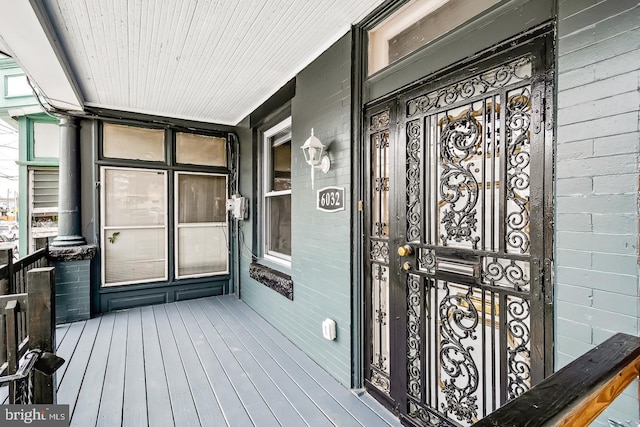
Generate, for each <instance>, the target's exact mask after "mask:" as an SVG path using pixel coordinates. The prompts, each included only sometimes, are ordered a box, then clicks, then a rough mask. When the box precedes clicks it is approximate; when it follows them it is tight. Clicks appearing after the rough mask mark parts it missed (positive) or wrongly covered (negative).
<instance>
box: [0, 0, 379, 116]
mask: <svg viewBox="0 0 640 427" xmlns="http://www.w3.org/2000/svg"><path fill="white" fill-rule="evenodd" d="M21 1H22V0H21ZM382 2H383V0H260V1H258V0H45V1H44V2H43V4H44V6H45V7H44V10H45V11H46V14H47V15H48V16H49V19H50V21H51V23H52V25H53V29H54V31H55V36H57V38H59V41H60V45H61V46H62V51H63V56H64V57H66V59H67V61H68V62H69V65H70V69H71V74H72V77H73V78H72V80H75V82H76V84H77V86H78V88H79V92H80V96H81V98H82V102H83V104H84V106H91V107H101V108H108V109H114V110H124V111H132V112H141V113H148V114H153V115H160V116H167V117H175V118H183V119H190V120H197V121H204V122H213V123H219V124H229V125H235V124H237V123H238V122H239V121H240V120H242V119H243V118H244V117H246V116H247V115H248V114H249V113H251V112H252V111H253V110H254V109H255V108H256V107H258V106H259V105H260V104H261V103H263V102H264V101H265V100H266V99H268V98H269V96H271V95H272V94H273V93H275V92H276V91H277V90H278V89H279V88H280V87H281V86H282V85H284V84H285V83H286V82H287V81H289V80H290V79H291V78H293V77H294V76H295V75H296V73H297V72H299V71H300V70H302V69H303V68H304V67H305V66H306V65H308V64H309V63H310V62H311V61H312V60H313V59H315V58H316V57H317V56H318V55H320V54H321V53H322V52H323V51H324V50H325V49H327V48H328V47H329V46H331V44H333V43H334V42H335V41H337V40H338V39H339V38H340V37H342V36H343V35H344V34H346V33H347V32H348V31H349V29H350V26H351V24H353V23H355V22H358V21H359V20H360V19H362V18H363V17H364V16H365V15H366V14H368V13H369V12H371V11H372V10H373V9H374V8H375V7H377V6H378V5H380V4H381V3H382ZM8 7H11V6H8ZM0 31H1V30H0ZM5 40H6V38H5ZM14 53H15V54H16V55H17V56H18V57H19V56H20V52H14ZM27 71H28V70H27ZM36 83H38V84H39V86H40V89H41V90H42V91H43V93H44V95H45V96H46V95H47V93H48V91H49V90H50V88H48V87H46V85H45V84H44V83H41V82H39V81H37V80H36Z"/></svg>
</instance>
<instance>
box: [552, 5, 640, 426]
mask: <svg viewBox="0 0 640 427" xmlns="http://www.w3.org/2000/svg"><path fill="white" fill-rule="evenodd" d="M557 49H558V52H557V54H558V56H557V61H558V62H557V66H558V78H557V97H558V98H557V152H556V166H555V167H556V169H555V170H556V174H555V175H556V182H555V199H556V204H555V205H556V236H555V248H556V254H555V263H556V275H555V277H556V289H555V313H556V325H555V331H556V367H557V368H560V367H562V366H564V365H566V364H567V363H569V362H570V361H571V360H573V359H575V358H576V357H578V356H579V355H581V354H582V353H584V352H585V351H587V350H589V349H591V348H593V347H594V346H596V345H597V344H599V343H601V342H602V341H604V340H605V339H606V338H608V337H609V336H611V335H612V334H613V333H615V332H626V333H629V334H632V335H637V334H638V318H639V312H638V152H639V140H640V128H639V111H640V107H639V106H640V92H638V82H640V6H639V5H638V2H637V1H627V0H606V1H595V0H590V1H587V0H565V1H559V4H558V45H557ZM607 419H613V420H615V421H617V422H619V423H623V424H622V425H627V422H628V423H629V425H636V424H637V422H638V403H637V386H636V385H632V386H631V388H630V390H627V391H626V392H625V393H624V394H623V395H622V396H621V397H620V398H619V399H618V400H617V401H616V402H615V403H614V404H613V405H612V407H611V408H610V409H609V410H607V411H606V412H605V413H604V414H603V416H602V417H601V418H600V420H598V421H597V423H598V424H597V425H609V424H608V421H607Z"/></svg>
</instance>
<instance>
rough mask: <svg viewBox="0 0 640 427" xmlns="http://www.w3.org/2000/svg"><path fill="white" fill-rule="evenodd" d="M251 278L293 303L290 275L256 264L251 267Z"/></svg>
mask: <svg viewBox="0 0 640 427" xmlns="http://www.w3.org/2000/svg"><path fill="white" fill-rule="evenodd" d="M249 277H251V278H252V279H254V280H256V281H258V282H260V283H262V284H263V285H265V286H266V287H268V288H271V289H273V290H274V291H276V292H278V293H279V294H281V295H283V296H285V297H287V298H289V299H290V300H291V301H293V280H292V279H291V276H289V275H288V274H285V273H282V272H280V271H277V270H274V269H272V268H269V267H267V266H264V265H261V264H258V263H255V262H254V263H251V265H250V266H249Z"/></svg>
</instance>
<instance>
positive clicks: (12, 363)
mask: <svg viewBox="0 0 640 427" xmlns="http://www.w3.org/2000/svg"><path fill="white" fill-rule="evenodd" d="M46 255H47V249H46V248H45V249H41V250H39V251H37V252H35V253H33V254H31V255H29V256H27V257H24V258H22V259H20V260H18V261H16V262H15V263H13V254H12V253H11V251H0V382H1V383H2V384H9V403H53V402H54V401H55V389H54V387H53V385H54V384H53V377H51V375H45V374H43V373H41V372H38V371H33V372H32V368H33V367H34V365H36V368H37V362H38V360H39V359H40V357H41V356H42V355H43V354H48V353H53V351H54V341H55V335H54V334H55V317H54V316H55V313H54V306H55V305H54V295H55V276H54V269H53V267H48V266H47V265H48V261H47V258H46ZM3 264H4V265H3ZM48 362H49V361H45V364H46V363H48ZM56 369H57V368H56Z"/></svg>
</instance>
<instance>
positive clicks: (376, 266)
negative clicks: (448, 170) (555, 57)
mask: <svg viewBox="0 0 640 427" xmlns="http://www.w3.org/2000/svg"><path fill="white" fill-rule="evenodd" d="M389 120H390V110H389V109H388V108H385V109H384V110H382V111H380V112H379V113H377V114H375V115H373V116H371V119H370V122H369V123H370V126H369V135H370V136H369V137H370V153H371V168H372V169H371V171H372V177H371V189H370V197H371V223H370V225H369V226H370V230H371V232H370V235H369V260H370V265H371V287H370V289H371V295H370V301H371V305H372V306H371V309H370V313H371V315H370V316H371V318H370V320H369V321H370V325H371V330H372V337H371V340H372V342H371V344H372V345H371V348H372V351H371V355H370V360H369V364H370V365H369V367H370V378H369V381H370V382H371V384H373V385H374V386H375V387H377V388H378V389H379V390H381V391H382V392H384V393H385V394H387V395H388V394H389V393H390V391H391V381H390V370H389V167H390V165H389V136H390V135H389Z"/></svg>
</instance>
